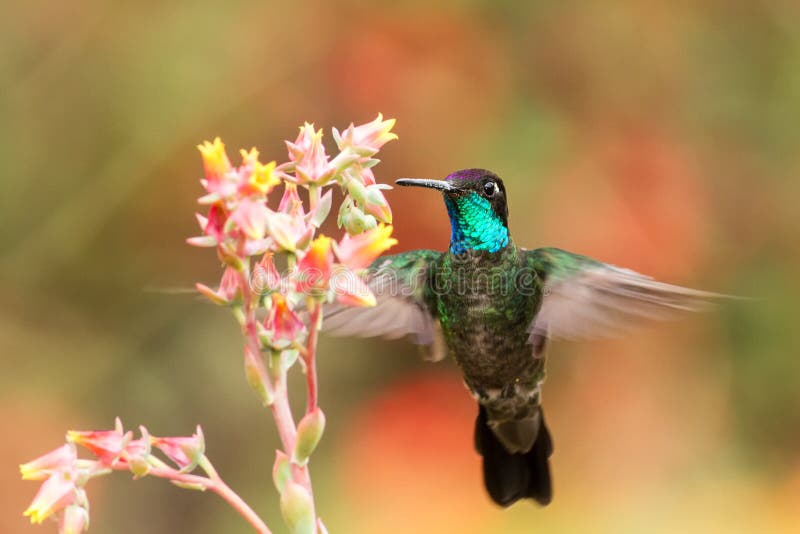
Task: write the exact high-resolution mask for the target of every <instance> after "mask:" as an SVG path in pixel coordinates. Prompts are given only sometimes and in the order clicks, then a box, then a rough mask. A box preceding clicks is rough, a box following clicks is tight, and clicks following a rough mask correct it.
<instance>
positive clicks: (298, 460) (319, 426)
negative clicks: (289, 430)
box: [292, 408, 325, 465]
mask: <svg viewBox="0 0 800 534" xmlns="http://www.w3.org/2000/svg"><path fill="white" fill-rule="evenodd" d="M324 431H325V414H324V413H322V410H320V409H319V408H314V410H313V411H312V412H309V413H307V414H306V415H305V417H303V419H301V420H300V423H299V424H298V425H297V441H296V442H295V444H294V452H293V453H292V462H293V463H295V464H297V465H306V464H307V463H308V457H309V456H311V453H313V452H314V449H315V448H317V444H318V443H319V440H320V439H321V438H322V433H323V432H324Z"/></svg>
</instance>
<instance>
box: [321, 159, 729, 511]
mask: <svg viewBox="0 0 800 534" xmlns="http://www.w3.org/2000/svg"><path fill="white" fill-rule="evenodd" d="M396 183H397V184H398V185H401V186H409V187H423V188H429V189H434V190H437V191H440V192H441V194H442V196H443V198H444V204H445V207H446V209H447V213H448V215H449V218H450V246H449V248H448V249H447V250H446V251H444V252H439V251H434V250H412V251H409V252H404V253H400V254H396V255H390V256H383V257H381V258H378V259H377V260H375V261H374V262H373V264H372V265H371V266H369V267H368V269H367V273H366V281H367V283H368V286H369V287H370V289H371V290H372V291H373V293H374V294H375V296H376V301H377V304H376V306H375V307H372V308H346V307H342V306H339V307H336V308H333V309H331V310H330V311H328V312H326V316H325V320H324V323H323V329H324V330H325V331H327V332H330V333H332V334H334V335H355V336H361V337H371V336H383V337H386V338H390V339H394V338H400V337H403V336H406V335H412V336H414V341H415V342H416V343H417V344H419V345H421V346H423V347H424V348H425V353H426V356H427V358H428V359H431V360H434V361H436V360H440V359H442V358H444V357H445V356H447V355H450V356H452V357H453V358H454V359H455V361H456V363H457V364H458V367H459V368H460V370H461V372H462V374H463V379H464V383H465V384H466V386H467V388H468V390H469V392H470V393H471V394H472V396H473V397H474V398H475V400H476V401H477V404H478V415H477V418H476V422H475V432H474V437H473V439H474V447H475V449H476V451H477V452H478V453H479V454H480V455H481V456H482V464H483V481H484V485H485V488H486V490H487V492H488V494H489V496H490V497H491V499H492V500H493V501H494V502H495V503H497V504H498V505H500V506H504V507H506V506H510V505H511V504H513V503H515V502H516V501H518V500H520V499H533V500H534V501H536V502H538V503H539V504H541V505H547V504H549V503H550V501H551V499H552V481H551V474H550V465H549V462H550V456H551V455H552V453H553V442H552V439H551V436H550V432H549V430H548V428H547V425H546V424H545V419H544V414H543V411H542V391H541V390H542V384H543V383H544V380H545V357H546V354H545V352H546V348H547V345H548V342H549V340H551V339H580V338H596V337H609V336H612V335H615V334H618V333H620V332H621V331H624V330H625V329H626V328H627V327H629V326H631V325H633V324H634V323H636V322H638V321H640V320H642V319H647V320H651V319H665V318H669V317H671V316H673V315H675V314H676V313H678V312H683V311H698V310H701V309H705V308H707V307H708V306H709V305H710V302H711V301H712V300H713V299H714V298H715V297H717V296H719V295H717V294H715V293H709V292H705V291H698V290H693V289H688V288H684V287H680V286H675V285H670V284H665V283H661V282H658V281H656V280H654V279H652V278H650V277H648V276H644V275H641V274H638V273H636V272H634V271H631V270H628V269H623V268H618V267H614V266H612V265H609V264H605V263H602V262H600V261H597V260H594V259H592V258H589V257H586V256H582V255H580V254H574V253H572V252H567V251H565V250H561V249H558V248H537V249H533V250H529V249H525V248H522V247H520V246H518V245H517V244H516V243H515V242H514V241H513V239H512V238H511V234H510V232H509V226H508V204H507V194H506V188H505V186H504V184H503V181H502V180H501V179H500V177H499V176H497V175H496V174H495V173H493V172H491V171H488V170H485V169H464V170H459V171H456V172H454V173H452V174H450V175H448V176H447V177H446V178H445V179H444V180H429V179H412V178H402V179H399V180H396Z"/></svg>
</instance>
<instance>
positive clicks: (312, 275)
mask: <svg viewBox="0 0 800 534" xmlns="http://www.w3.org/2000/svg"><path fill="white" fill-rule="evenodd" d="M331 242H332V240H331V238H330V237H325V236H324V235H321V236H319V237H318V238H316V239H315V240H314V241H312V242H311V246H310V247H309V248H308V251H306V253H305V255H304V256H303V258H302V259H301V260H300V262H299V263H298V264H297V273H296V277H297V278H296V279H297V282H296V286H295V288H296V291H298V292H299V293H304V294H306V295H310V294H312V293H315V292H316V293H318V292H320V291H322V292H324V291H325V290H326V289H327V287H328V281H329V280H330V278H331V269H332V268H333V252H332V250H331Z"/></svg>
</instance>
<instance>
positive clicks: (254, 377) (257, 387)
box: [244, 357, 274, 406]
mask: <svg viewBox="0 0 800 534" xmlns="http://www.w3.org/2000/svg"><path fill="white" fill-rule="evenodd" d="M244 372H245V376H246V377H247V383H248V384H250V387H251V388H253V391H255V392H256V394H257V395H258V397H259V398H260V399H261V402H262V404H263V405H264V406H270V405H271V404H272V403H273V402H274V399H273V398H272V395H271V394H270V392H269V389H267V385H266V384H265V383H264V381H263V380H261V373H259V371H258V367H257V366H256V363H255V362H254V361H252V360H251V359H250V358H248V357H245V359H244Z"/></svg>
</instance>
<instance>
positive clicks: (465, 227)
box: [445, 193, 508, 254]
mask: <svg viewBox="0 0 800 534" xmlns="http://www.w3.org/2000/svg"><path fill="white" fill-rule="evenodd" d="M445 204H446V205H447V213H448V214H449V215H450V227H451V229H452V233H451V234H450V252H451V253H453V254H463V253H464V252H466V251H468V250H486V251H488V252H497V251H498V250H502V249H504V248H506V246H508V228H506V226H505V224H503V221H502V219H500V217H498V216H497V215H496V214H495V212H494V210H493V209H492V205H491V204H490V203H489V201H488V200H486V199H485V198H483V197H482V196H480V195H479V194H477V193H470V194H469V195H465V196H462V197H456V198H450V197H448V196H445Z"/></svg>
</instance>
